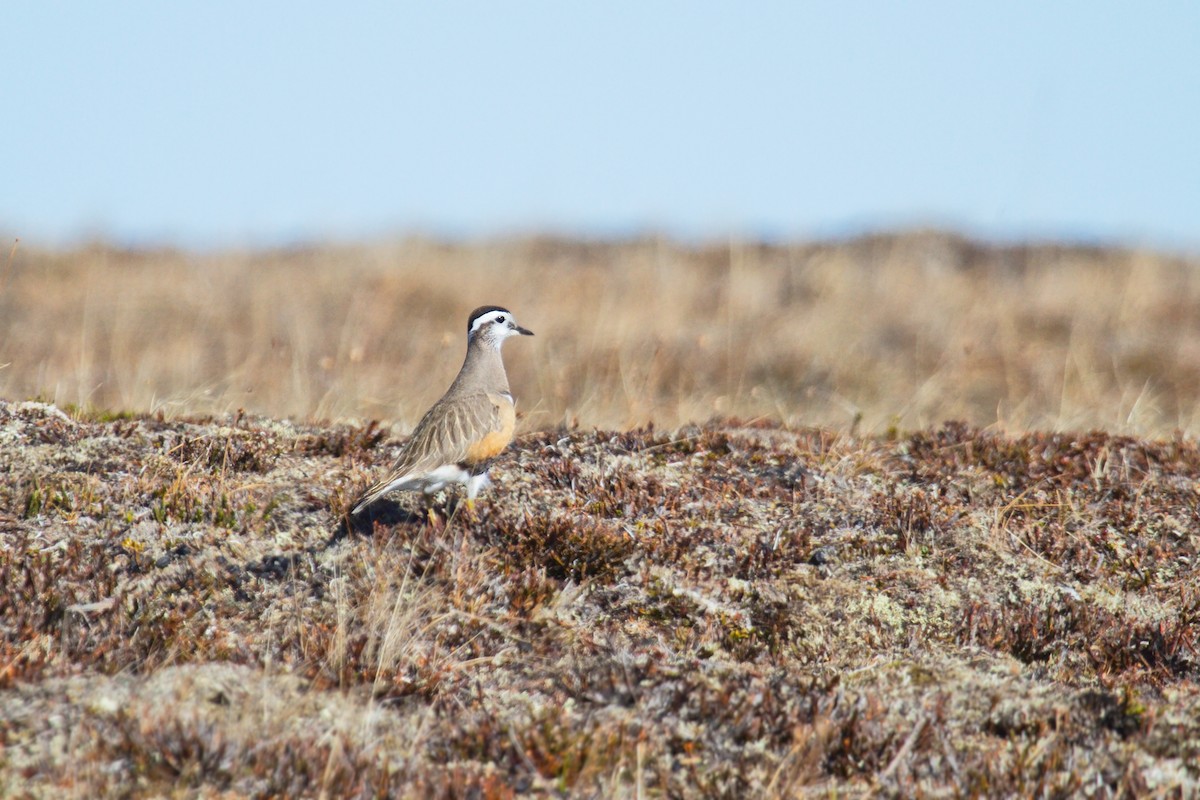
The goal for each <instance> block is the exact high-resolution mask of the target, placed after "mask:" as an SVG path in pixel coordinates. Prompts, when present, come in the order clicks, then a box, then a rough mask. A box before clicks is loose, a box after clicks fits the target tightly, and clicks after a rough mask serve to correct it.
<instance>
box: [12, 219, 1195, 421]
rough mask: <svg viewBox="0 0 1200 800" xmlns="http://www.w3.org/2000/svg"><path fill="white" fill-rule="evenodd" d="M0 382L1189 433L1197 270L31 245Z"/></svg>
mask: <svg viewBox="0 0 1200 800" xmlns="http://www.w3.org/2000/svg"><path fill="white" fill-rule="evenodd" d="M0 280H2V281H3V282H2V283H0V288H2V291H0V337H2V338H0V364H8V366H7V367H6V368H4V369H0V395H3V396H4V397H6V398H10V399H20V398H30V397H41V398H44V399H47V400H50V401H53V402H55V403H58V404H59V405H63V406H74V407H77V408H88V409H105V410H113V411H116V410H121V411H162V412H164V413H165V414H166V415H167V416H180V415H200V414H210V413H224V412H227V411H232V410H235V409H238V408H244V409H246V410H247V411H251V412H257V413H264V414H269V415H274V416H292V417H297V418H305V419H309V418H319V419H346V418H354V419H366V418H381V419H386V420H390V421H394V422H395V423H396V424H397V426H398V428H400V429H402V430H403V429H407V428H409V427H411V426H412V425H413V424H415V422H416V420H417V418H418V416H419V414H420V413H421V412H422V411H423V410H424V409H425V408H426V407H428V405H429V403H431V402H432V401H433V400H434V399H436V398H437V397H438V395H439V394H440V393H441V392H442V391H443V390H444V389H445V387H446V385H447V384H448V383H449V381H450V380H451V379H452V378H453V376H454V374H455V372H456V371H457V369H458V366H459V364H460V363H461V359H462V354H463V351H464V335H465V330H464V326H465V323H466V316H467V313H468V312H469V311H470V310H471V309H472V308H474V307H475V306H478V305H482V304H485V303H499V304H502V305H506V306H507V307H509V308H511V309H512V310H513V311H514V312H515V313H516V314H517V316H518V318H519V319H520V320H521V322H522V324H525V325H527V326H528V327H530V328H532V329H533V330H534V331H536V333H537V338H535V339H531V340H525V341H522V342H520V343H517V344H516V345H513V346H510V347H509V348H508V349H507V352H506V362H507V364H508V367H509V377H510V381H511V383H512V385H513V387H514V391H515V393H516V394H517V396H518V398H519V405H518V408H519V409H520V410H521V411H522V412H523V414H524V419H523V423H522V424H523V426H524V427H525V428H526V429H541V428H548V427H554V426H557V425H560V424H564V423H565V424H568V425H573V424H581V425H584V426H598V427H605V428H628V427H632V426H636V425H642V424H645V423H647V422H651V421H652V422H654V423H655V424H656V425H659V426H664V427H673V426H676V425H679V424H682V423H685V422H690V421H699V420H705V419H708V418H710V417H713V416H737V417H742V418H759V417H766V418H772V419H780V420H782V421H783V422H785V423H787V424H794V425H821V426H829V427H833V428H838V429H847V428H851V427H857V428H858V429H859V430H862V431H864V432H869V433H881V432H885V431H887V430H889V429H893V428H899V429H911V428H918V427H923V426H927V425H930V424H936V423H938V422H941V421H943V420H945V419H962V420H966V421H968V422H971V423H973V424H976V425H984V426H987V425H994V426H997V427H999V428H1001V429H1004V430H1013V431H1017V430H1025V429H1035V428H1036V429H1079V428H1103V429H1107V430H1112V431H1121V432H1129V433H1135V434H1139V435H1157V436H1169V435H1172V434H1173V433H1175V432H1176V431H1183V432H1185V433H1190V434H1196V433H1197V432H1200V419H1198V418H1197V404H1196V398H1197V390H1198V389H1200V261H1198V260H1197V259H1189V258H1186V257H1179V256H1169V255H1163V254H1156V253H1150V252H1140V251H1135V250H1109V249H1103V248H1095V247H1073V246H1059V245H1029V246H1008V247H991V246H986V245H982V244H978V243H975V242H971V241H968V240H965V239H962V238H959V237H956V236H952V235H947V234H940V233H929V232H914V233H908V234H898V235H881V236H872V237H864V238H860V239H854V240H847V241H844V242H825V243H808V244H794V245H780V246H772V245H763V244H758V243H753V242H731V243H724V244H719V245H711V246H693V247H685V246H682V245H679V244H677V243H673V242H670V241H667V240H662V239H653V238H647V239H641V240H633V241H628V242H620V243H598V242H585V241H571V240H559V239H550V238H527V239H518V240H511V241H509V240H499V241H491V242H479V243H464V244H445V243H439V242H434V241H430V240H425V239H406V240H398V241H395V242H390V243H384V244H375V245H363V246H335V245H330V246H320V247H313V248H297V249H290V250H277V251H270V252H224V253H217V254H193V253H183V252H177V251H170V250H159V251H121V250H116V249H112V248H107V247H103V246H89V247H82V248H79V249H76V250H72V251H64V252H44V251H37V250H34V249H30V248H28V247H25V246H22V247H21V248H19V249H14V252H13V253H12V254H10V257H9V259H8V262H7V263H6V266H5V271H4V274H3V276H2V277H0Z"/></svg>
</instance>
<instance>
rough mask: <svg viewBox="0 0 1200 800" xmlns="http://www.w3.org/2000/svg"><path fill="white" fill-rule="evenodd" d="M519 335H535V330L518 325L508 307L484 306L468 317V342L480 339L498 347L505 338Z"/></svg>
mask: <svg viewBox="0 0 1200 800" xmlns="http://www.w3.org/2000/svg"><path fill="white" fill-rule="evenodd" d="M517 335H521V336H533V331H531V330H528V329H526V328H522V327H521V326H520V325H518V324H517V321H516V319H514V318H513V315H512V312H511V311H509V310H508V309H507V308H501V307H500V306H482V307H480V308H477V309H475V310H474V311H472V312H471V316H470V317H469V318H468V319H467V342H468V343H471V342H476V341H479V342H482V343H486V344H489V345H491V346H492V347H497V348H498V347H500V345H501V344H503V342H504V340H505V339H507V338H508V337H510V336H517Z"/></svg>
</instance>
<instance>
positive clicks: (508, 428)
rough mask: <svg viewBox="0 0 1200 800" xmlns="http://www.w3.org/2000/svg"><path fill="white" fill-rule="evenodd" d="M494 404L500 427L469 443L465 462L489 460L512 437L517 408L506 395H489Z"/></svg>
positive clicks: (506, 445) (499, 451)
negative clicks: (471, 443)
mask: <svg viewBox="0 0 1200 800" xmlns="http://www.w3.org/2000/svg"><path fill="white" fill-rule="evenodd" d="M489 397H491V400H492V402H493V403H494V404H495V406H496V411H497V413H498V415H499V417H500V428H499V430H494V431H492V432H491V433H489V434H488V435H487V436H485V437H483V438H482V439H480V440H479V441H478V442H476V443H475V444H473V445H471V447H470V449H468V450H467V463H468V464H478V463H479V462H481V461H489V460H491V459H493V458H495V457H496V456H498V455H500V453H502V452H503V451H504V448H506V447H508V443H509V442H511V441H512V439H513V429H514V428H515V427H516V426H517V410H516V408H514V407H513V404H512V403H511V402H509V400H508V398H507V397H501V396H499V395H489Z"/></svg>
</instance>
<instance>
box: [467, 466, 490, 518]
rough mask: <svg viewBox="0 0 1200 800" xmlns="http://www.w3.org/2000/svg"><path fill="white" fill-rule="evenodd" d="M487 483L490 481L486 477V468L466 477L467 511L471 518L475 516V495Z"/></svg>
mask: <svg viewBox="0 0 1200 800" xmlns="http://www.w3.org/2000/svg"><path fill="white" fill-rule="evenodd" d="M489 483H491V481H490V480H489V479H488V474H487V470H486V469H485V470H484V471H483V472H480V473H478V474H476V475H472V476H471V477H470V478H468V479H467V513H468V514H469V515H470V516H471V519H474V518H475V496H476V495H478V494H479V490H480V489H482V488H484V487H485V486H487V485H488V484H489Z"/></svg>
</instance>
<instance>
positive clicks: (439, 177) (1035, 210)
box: [0, 0, 1200, 250]
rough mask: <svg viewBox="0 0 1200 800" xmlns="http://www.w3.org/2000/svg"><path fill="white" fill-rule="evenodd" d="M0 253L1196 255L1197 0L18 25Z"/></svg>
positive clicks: (285, 9) (6, 119) (10, 47)
mask: <svg viewBox="0 0 1200 800" xmlns="http://www.w3.org/2000/svg"><path fill="white" fill-rule="evenodd" d="M0 30H2V31H3V37H2V39H0V110H2V111H0V113H2V117H3V121H2V122H0V232H2V233H3V234H5V235H15V236H21V237H22V238H23V239H27V240H30V241H33V242H43V243H50V244H53V243H67V242H70V241H73V240H76V239H78V238H79V237H83V236H93V235H100V236H104V237H107V238H110V239H113V240H115V241H117V242H120V243H125V244H170V243H174V244H181V245H185V246H203V247H208V246H223V245H236V244H277V243H288V242H293V241H298V240H301V241H314V240H320V239H322V238H325V237H327V236H336V237H338V238H341V239H355V238H364V237H374V236H381V235H389V234H394V233H404V232H422V231H424V232H429V233H434V234H441V235H452V236H473V235H492V234H503V233H511V232H527V231H535V230H551V231H555V232H560V233H582V234H586V235H601V236H603V235H612V234H625V233H635V232H644V231H662V232H666V233H669V234H673V235H678V236H684V237H702V238H706V237H718V236H722V235H726V234H734V235H739V236H758V235H766V236H770V237H775V238H779V237H808V236H824V235H831V234H833V235H842V234H848V233H853V232H856V231H860V230H875V229H880V228H892V227H897V226H909V225H939V226H947V227H952V228H955V229H958V230H963V231H965V232H968V233H972V234H977V235H983V236H987V237H1000V238H1013V237H1023V236H1036V237H1065V238H1069V239H1083V240H1089V241H1093V240H1098V241H1118V242H1124V243H1130V244H1149V245H1155V246H1162V247H1169V248H1185V249H1189V250H1196V249H1200V3H1195V2H1178V3H1122V4H1115V3H1112V4H1109V3H1096V2H1088V3H1083V2H1074V3H1043V2H1015V3H1014V2H1005V3H988V4H983V3H970V4H968V3H963V2H941V3H931V2H911V3H882V2H880V3H866V2H855V3H832V2H830V3H821V4H800V3H766V4H746V3H694V2H618V3H603V4H601V3H593V4H586V5H585V4H582V3H574V2H562V1H561V0H560V1H559V2H537V3H497V2H487V3H483V2H479V3H422V4H400V3H382V2H381V3H364V2H347V3H321V4H317V3H307V2H223V1H222V2H204V3H199V2H197V3H187V4H185V3H173V2H121V3H111V4H109V3H95V2H20V3H16V2H14V3H7V4H5V6H4V8H3V9H2V10H0Z"/></svg>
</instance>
